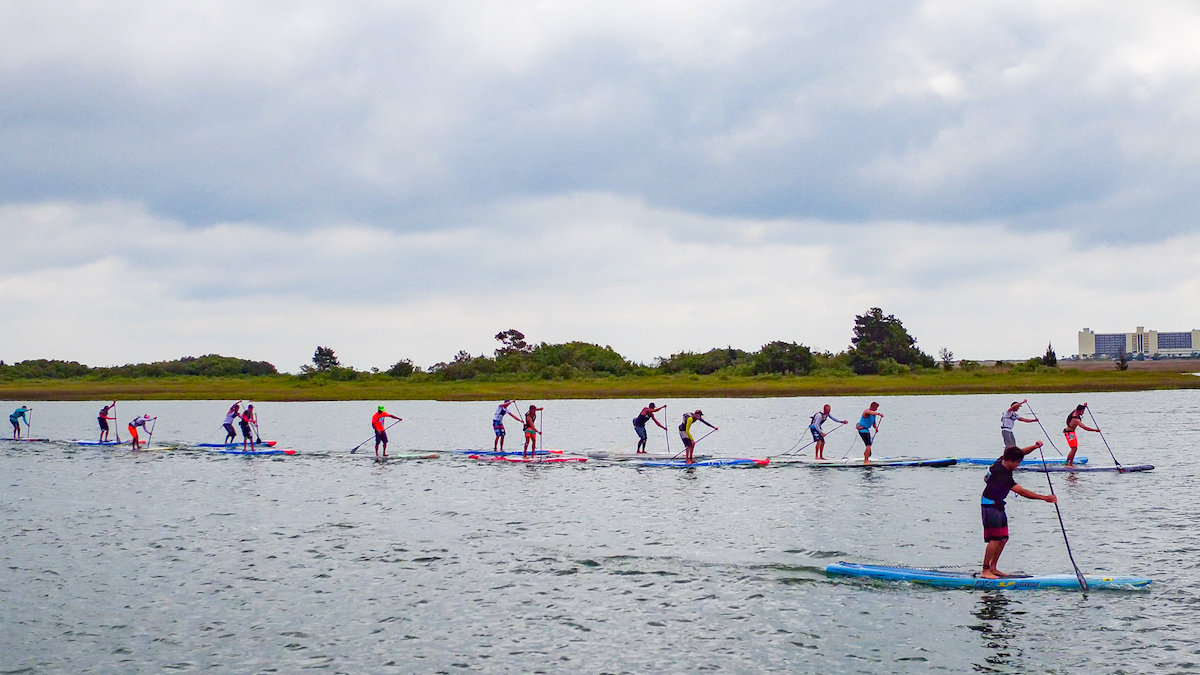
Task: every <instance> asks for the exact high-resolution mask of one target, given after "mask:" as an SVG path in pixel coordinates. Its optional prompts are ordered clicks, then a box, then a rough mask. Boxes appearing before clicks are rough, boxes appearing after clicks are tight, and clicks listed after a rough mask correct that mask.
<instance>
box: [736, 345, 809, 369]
mask: <svg viewBox="0 0 1200 675" xmlns="http://www.w3.org/2000/svg"><path fill="white" fill-rule="evenodd" d="M752 363H753V365H752V369H753V372H754V374H755V375H761V374H764V373H781V374H782V373H790V374H792V375H805V374H808V373H810V372H812V370H813V368H815V367H816V365H817V360H816V358H815V357H813V353H812V350H811V349H809V348H808V347H805V346H804V345H800V344H796V343H795V342H779V341H775V342H769V343H767V344H765V345H763V347H762V349H760V350H759V351H758V353H757V354H755V355H754V358H753V362H752Z"/></svg>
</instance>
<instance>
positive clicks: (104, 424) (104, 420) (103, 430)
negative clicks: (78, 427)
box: [96, 401, 120, 443]
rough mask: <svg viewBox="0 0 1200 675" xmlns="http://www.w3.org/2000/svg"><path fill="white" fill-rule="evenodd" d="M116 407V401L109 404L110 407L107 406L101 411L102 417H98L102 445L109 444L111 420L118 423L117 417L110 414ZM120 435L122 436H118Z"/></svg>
mask: <svg viewBox="0 0 1200 675" xmlns="http://www.w3.org/2000/svg"><path fill="white" fill-rule="evenodd" d="M115 407H117V402H116V401H113V402H112V403H109V404H108V405H106V406H104V407H103V408H101V409H100V415H99V416H98V417H96V421H97V422H99V423H100V442H101V443H107V442H108V422H109V420H112V421H113V422H116V421H117V416H116V415H110V414H109V411H111V410H112V409H113V408H115ZM118 435H120V434H118Z"/></svg>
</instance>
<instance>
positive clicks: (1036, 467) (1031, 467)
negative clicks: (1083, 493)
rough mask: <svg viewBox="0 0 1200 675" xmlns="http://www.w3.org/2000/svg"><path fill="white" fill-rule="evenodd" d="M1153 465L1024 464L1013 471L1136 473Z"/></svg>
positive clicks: (1151, 467)
mask: <svg viewBox="0 0 1200 675" xmlns="http://www.w3.org/2000/svg"><path fill="white" fill-rule="evenodd" d="M1153 470H1154V465H1153V464H1136V465H1133V466H1079V465H1075V466H1063V465H1061V464H1060V465H1058V466H1051V465H1049V464H1047V465H1043V464H1042V463H1041V462H1022V463H1021V466H1018V467H1017V468H1015V469H1013V471H1038V472H1045V471H1049V472H1050V473H1093V472H1098V471H1112V472H1116V473H1132V472H1135V471H1153Z"/></svg>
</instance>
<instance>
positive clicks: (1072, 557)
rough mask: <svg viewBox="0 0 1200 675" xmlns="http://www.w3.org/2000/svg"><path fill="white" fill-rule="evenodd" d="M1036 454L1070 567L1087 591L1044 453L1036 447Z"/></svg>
mask: <svg viewBox="0 0 1200 675" xmlns="http://www.w3.org/2000/svg"><path fill="white" fill-rule="evenodd" d="M1038 455H1039V456H1040V457H1041V458H1042V471H1043V472H1044V473H1045V474H1046V484H1047V485H1049V486H1050V496H1051V497H1055V500H1054V513H1056V514H1058V528H1059V529H1060V530H1062V536H1063V544H1066V547H1067V558H1068V559H1070V561H1071V567H1073V568H1074V569H1075V578H1076V579H1079V588H1080V589H1081V590H1083V592H1084V593H1087V592H1088V583H1087V579H1085V578H1084V577H1083V572H1080V571H1079V565H1076V564H1075V555H1074V554H1072V553H1071V542H1070V540H1069V539H1067V526H1066V525H1064V524H1063V519H1062V509H1060V508H1058V499H1057V495H1055V494H1054V482H1053V481H1051V480H1050V469H1049V467H1048V466H1046V455H1045V453H1043V452H1042V449H1041V448H1040V447H1039V448H1038Z"/></svg>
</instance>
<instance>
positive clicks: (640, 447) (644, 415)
mask: <svg viewBox="0 0 1200 675" xmlns="http://www.w3.org/2000/svg"><path fill="white" fill-rule="evenodd" d="M666 407H667V406H665V405H664V406H659V407H657V408H656V407H654V402H653V401H651V402H650V405H648V406H646V407H645V408H642V412H640V413H638V416H637V417H635V418H633V430H634V431H635V432H637V435H638V444H637V454H639V455H640V454H642V453H644V452H646V422H649V421H650V420H654V423H655V424H657V425H658V428H660V429H662V430H663V431H666V430H667V428H666V427H665V426H663V423H662V422H659V421H658V418H657V417H655V416H654V413H656V412H658V411H660V410H663V409H665V408H666Z"/></svg>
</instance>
